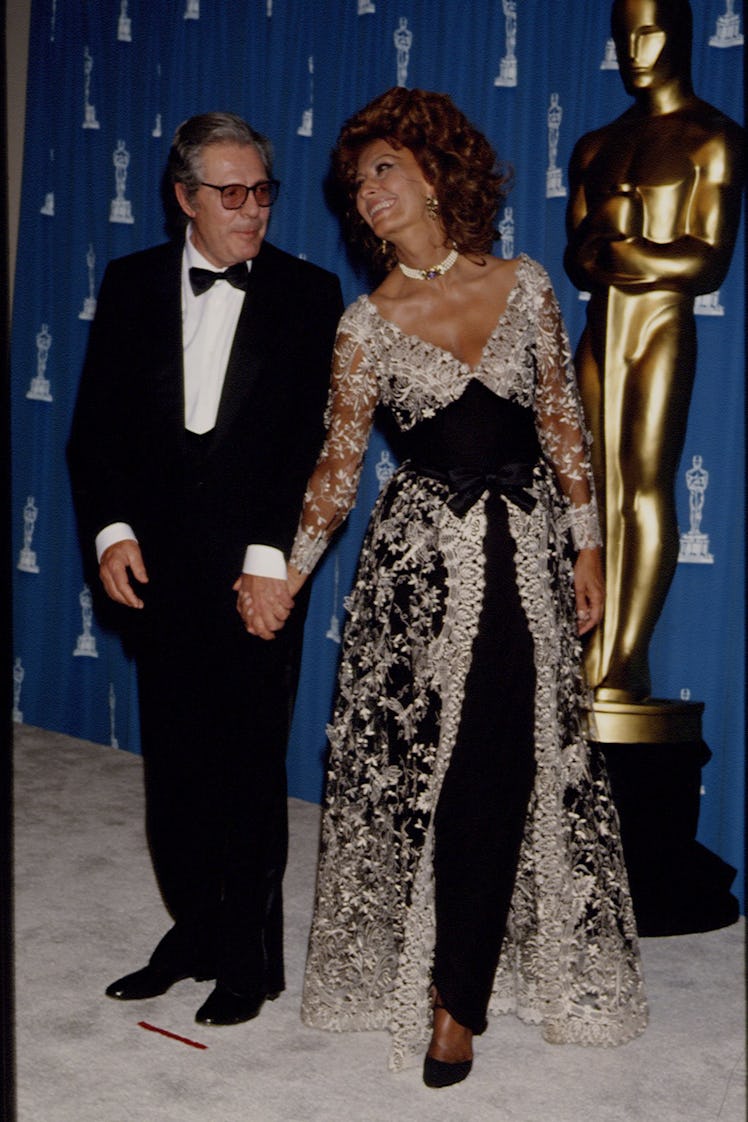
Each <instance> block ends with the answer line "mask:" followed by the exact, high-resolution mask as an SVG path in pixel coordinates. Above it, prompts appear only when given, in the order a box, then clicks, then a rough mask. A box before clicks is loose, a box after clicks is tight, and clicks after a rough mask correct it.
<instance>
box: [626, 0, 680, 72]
mask: <svg viewBox="0 0 748 1122" xmlns="http://www.w3.org/2000/svg"><path fill="white" fill-rule="evenodd" d="M612 22H613V38H614V39H615V44H616V52H617V54H618V65H619V66H620V69H621V77H622V79H623V84H624V85H625V87H626V90H627V92H628V93H635V92H636V91H637V90H643V89H656V88H657V87H658V86H661V85H662V84H663V83H664V82H666V81H667V80H668V79H669V78H672V77H673V76H674V74H675V73H676V72H677V66H676V61H675V60H674V58H673V42H672V38H673V29H672V26H671V20H670V19H669V17H668V14H667V12H666V11H664V10H663V6H662V5H661V4H660V3H658V0H616V3H615V4H614V5H613V21H612Z"/></svg>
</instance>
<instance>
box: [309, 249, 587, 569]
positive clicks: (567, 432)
mask: <svg viewBox="0 0 748 1122" xmlns="http://www.w3.org/2000/svg"><path fill="white" fill-rule="evenodd" d="M471 377H472V378H477V379H479V380H480V381H481V382H483V383H484V385H486V386H487V387H488V388H489V389H491V390H492V391H493V392H494V393H496V394H498V395H499V396H501V397H506V398H508V399H509V400H512V401H516V402H517V403H518V404H520V405H529V406H532V407H533V409H534V411H535V418H536V427H537V430H538V436H539V439H540V444H541V448H542V450H543V453H544V455H545V456H546V458H547V459H548V461H549V462H550V463H551V464H552V465H553V467H554V470H555V472H556V475H557V478H558V480H559V483H560V486H561V490H562V492H563V494H564V495H565V496H566V497H567V505H568V511H567V512H566V516H565V519H564V529H570V531H571V534H572V539H573V541H574V545H575V548H577V549H582V548H584V547H586V546H592V545H600V544H601V541H602V539H601V536H600V531H599V528H598V526H597V505H596V500H595V493H594V486H593V482H592V471H591V468H590V465H589V460H588V457H587V447H588V444H589V434H588V433H587V430H586V428H585V425H584V420H583V415H582V409H581V404H580V400H579V394H578V392H577V386H576V379H575V376H574V368H573V364H572V356H571V347H570V344H569V339H568V336H567V334H566V329H565V327H564V324H563V320H562V319H561V314H560V311H559V308H558V303H557V301H556V297H555V295H554V292H553V288H552V287H551V283H550V279H549V277H548V274H547V273H546V271H545V269H543V268H542V266H541V265H539V264H537V262H535V261H532V260H531V259H530V258H529V257H526V256H522V257H521V258H520V261H519V264H518V267H517V278H516V281H515V285H514V287H513V289H512V291H511V292H510V294H509V299H508V301H507V305H506V309H505V310H504V312H503V314H502V315H501V317H500V318H499V320H498V322H497V324H496V326H495V327H494V330H493V331H492V332H491V335H490V336H489V338H488V341H487V343H486V346H485V348H484V351H483V354H482V356H481V359H480V362H479V363H478V365H477V366H476V367H474V368H472V367H470V366H467V365H466V364H465V363H461V362H458V360H457V359H455V358H454V356H453V355H451V354H450V353H449V352H448V351H444V350H442V349H441V348H439V347H437V346H435V345H434V344H432V343H427V342H425V341H424V340H422V339H419V338H418V337H417V336H413V335H406V334H404V333H403V332H402V331H401V329H400V328H399V327H398V326H397V325H396V324H394V323H391V322H390V321H389V320H386V319H384V317H383V316H381V315H380V313H379V311H378V310H377V308H376V307H375V305H374V304H373V303H372V302H371V300H369V298H368V297H366V296H360V297H359V298H358V300H356V301H354V303H353V304H351V305H350V306H349V308H347V309H346V312H345V313H344V315H343V318H342V320H341V322H340V327H339V330H338V337H337V341H336V345H335V353H334V360H333V376H332V385H331V389H330V397H329V401H328V407H327V423H328V433H327V438H326V440H325V444H324V446H323V448H322V452H321V453H320V457H319V460H318V463H317V468H316V469H315V472H314V474H313V475H312V478H311V480H310V482H309V488H308V490H307V494H306V497H305V503H304V511H303V514H302V519H301V524H300V527H299V532H298V534H297V537H296V541H295V543H294V547H293V551H292V554H291V562H292V564H294V565H295V566H296V567H297V568H298V569H300V570H301V572H305V573H308V572H311V570H312V569H313V568H314V566H315V565H316V563H317V561H318V560H319V558H320V557H321V556H322V554H323V553H324V551H325V547H326V545H327V542H328V541H329V539H330V537H331V536H332V534H333V533H334V531H335V530H336V529H337V527H338V526H339V525H340V524H341V522H342V521H343V520H344V519H345V517H346V516H347V514H348V513H349V511H350V509H351V508H352V506H353V503H354V501H355V497H356V491H357V489H358V481H359V478H360V474H361V466H362V462H363V456H364V453H365V451H366V447H367V444H368V441H369V434H370V431H371V425H372V423H373V417H374V409H375V407H376V405H377V402H378V401H381V402H382V403H383V404H384V405H386V406H388V407H389V409H391V410H392V412H393V414H394V416H395V419H396V420H397V422H398V424H399V425H400V427H401V428H402V429H403V430H404V431H407V429H409V428H411V427H412V426H413V425H414V424H416V422H417V421H420V420H423V419H425V418H428V417H432V416H433V415H434V414H435V413H436V411H437V410H438V409H440V408H443V407H444V406H445V405H447V404H449V403H450V402H452V401H455V400H456V399H457V398H458V397H459V396H460V395H461V394H462V393H463V392H464V390H465V387H466V386H467V384H468V382H469V380H470V378H471Z"/></svg>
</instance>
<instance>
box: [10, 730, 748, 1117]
mask: <svg viewBox="0 0 748 1122" xmlns="http://www.w3.org/2000/svg"><path fill="white" fill-rule="evenodd" d="M141 766H142V765H141V760H140V758H139V757H137V756H133V755H131V754H129V753H126V752H121V751H118V750H116V749H112V748H107V747H101V746H98V745H94V744H89V743H87V742H83V741H78V740H73V739H71V738H70V737H66V736H63V735H61V734H57V733H50V732H42V731H40V730H38V729H32V728H29V727H25V726H18V727H17V735H16V792H17V793H16V839H17V840H16V900H17V903H16V945H17V952H16V973H17V1009H18V1026H17V1050H18V1101H19V1109H18V1120H19V1122H133V1120H134V1122H193V1120H194V1122H197V1120H200V1122H354V1120H355V1122H380V1120H381V1122H391V1120H392V1122H394V1120H397V1122H466V1120H471V1122H473V1120H483V1119H486V1120H489V1119H490V1120H492V1122H691V1120H693V1122H716V1120H717V1119H719V1120H720V1122H743V1119H744V1118H745V1090H744V1088H745V1051H744V1003H743V982H742V979H743V942H744V921H742V920H741V922H740V923H739V924H736V925H735V926H733V927H730V928H726V929H724V930H721V931H716V932H709V933H706V934H703V935H687V936H680V937H677V938H670V939H647V940H644V942H643V957H644V966H645V972H646V979H647V986H648V991H649V998H650V1010H651V1023H650V1027H649V1028H648V1030H647V1031H646V1033H645V1034H644V1035H643V1036H642V1037H640V1038H639V1039H638V1040H635V1041H633V1042H632V1043H630V1044H627V1045H625V1046H624V1047H622V1048H618V1049H613V1050H606V1049H585V1048H579V1047H571V1046H560V1047H559V1046H553V1045H548V1044H545V1043H544V1042H543V1040H542V1039H541V1037H540V1035H539V1032H538V1030H537V1029H534V1028H532V1027H529V1026H526V1025H523V1024H521V1023H520V1022H519V1021H517V1020H516V1019H515V1018H514V1017H503V1018H500V1019H498V1020H494V1021H492V1023H491V1024H490V1025H489V1028H488V1031H487V1032H486V1034H485V1035H484V1036H483V1037H481V1038H480V1039H479V1040H478V1041H477V1046H476V1062H475V1067H474V1071H473V1074H472V1075H471V1076H470V1078H469V1079H468V1080H467V1082H466V1083H464V1084H461V1085H460V1086H458V1087H453V1088H449V1089H447V1090H443V1091H431V1090H427V1089H426V1088H425V1087H424V1086H423V1085H422V1083H421V1079H420V1072H419V1071H417V1070H411V1071H407V1072H404V1073H402V1074H399V1075H393V1074H392V1073H391V1072H389V1071H388V1069H387V1066H386V1057H387V1037H386V1034H384V1033H360V1034H342V1035H335V1034H327V1033H322V1032H319V1031H315V1030H311V1029H307V1028H305V1027H304V1026H303V1025H302V1024H301V1022H300V1020H299V1014H298V1010H299V995H300V989H301V978H302V970H303V963H304V952H305V943H306V936H307V930H308V926H309V919H310V914H311V905H312V896H313V883H314V869H315V861H316V844H317V843H316V839H317V832H318V828H319V810H318V808H317V807H315V806H313V805H311V804H309V803H304V802H300V801H298V800H291V807H290V810H291V857H290V865H289V870H288V874H287V877H286V889H285V891H286V922H287V963H288V989H287V991H286V992H285V993H284V994H283V995H282V997H281V998H279V1000H278V1001H276V1002H273V1003H272V1004H267V1005H266V1006H265V1007H264V1009H263V1011H262V1014H261V1015H260V1017H259V1018H258V1020H256V1021H254V1022H251V1023H250V1024H246V1025H239V1026H236V1027H234V1028H212V1029H211V1028H206V1027H202V1026H198V1025H197V1024H195V1022H194V1020H193V1017H194V1013H195V1010H196V1009H197V1007H198V1005H200V1004H201V1003H202V1001H203V1000H204V998H205V997H206V996H207V994H208V993H209V992H210V988H211V987H210V983H202V984H200V985H198V984H197V983H195V982H191V981H185V982H180V983H179V984H178V985H176V986H174V987H173V989H172V990H170V991H169V993H167V994H165V995H164V996H162V997H158V998H155V999H154V1000H152V1001H147V1002H138V1003H130V1004H124V1003H123V1004H120V1003H117V1002H115V1001H111V1000H109V999H107V998H105V997H104V996H103V991H104V988H105V987H106V985H107V984H108V983H109V982H110V981H112V980H113V979H114V978H115V977H117V976H118V975H120V974H122V973H125V972H126V971H127V970H130V969H134V968H136V967H138V966H141V965H142V964H143V963H144V962H145V961H146V960H147V958H148V955H149V953H150V951H151V949H152V947H153V945H154V944H155V942H156V941H157V939H158V938H159V937H160V935H161V934H162V933H163V931H164V930H165V929H166V927H167V925H168V919H167V916H166V914H165V912H164V910H163V906H162V904H161V901H160V898H159V896H158V893H157V890H156V887H155V884H154V880H153V875H152V873H151V869H150V865H149V861H148V856H147V851H146V847H145V843H144V839H143V826H142V816H143V807H142V791H141ZM142 1020H144V1021H147V1022H149V1023H150V1024H152V1025H154V1026H156V1027H159V1028H162V1029H165V1030H167V1031H168V1032H171V1033H174V1034H176V1035H177V1036H182V1037H185V1038H187V1039H189V1040H192V1041H195V1042H197V1043H201V1044H204V1045H207V1048H206V1049H203V1050H198V1049H196V1048H193V1047H191V1046H190V1045H189V1044H186V1043H183V1042H182V1041H180V1040H176V1039H172V1038H171V1037H167V1036H163V1035H159V1034H156V1033H153V1032H150V1031H146V1030H144V1029H143V1028H141V1027H139V1025H138V1022H139V1021H142Z"/></svg>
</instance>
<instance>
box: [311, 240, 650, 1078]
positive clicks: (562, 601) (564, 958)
mask: <svg viewBox="0 0 748 1122" xmlns="http://www.w3.org/2000/svg"><path fill="white" fill-rule="evenodd" d="M378 403H381V404H383V405H384V406H386V407H388V408H389V409H390V410H391V411H392V414H393V416H394V418H395V421H396V422H397V424H398V426H399V428H400V430H401V433H402V437H403V446H404V450H405V459H404V461H403V463H402V465H401V467H400V468H399V469H398V470H397V471H396V472H395V474H394V475H393V476H392V478H391V479H390V480H389V482H388V483H387V484H386V486H385V487H384V488H383V490H382V492H381V493H380V496H379V499H378V501H377V504H376V506H375V508H374V511H373V513H372V517H371V521H370V524H369V528H368V531H367V535H366V538H365V541H364V544H363V547H362V552H361V557H360V560H359V566H358V570H357V574H356V578H355V581H354V586H353V590H352V592H351V595H350V597H349V599H348V602H347V608H348V618H347V622H346V627H345V633H344V637H343V648H342V654H341V667H340V673H339V681H338V693H337V700H336V705H335V712H334V716H333V719H332V722H331V725H330V728H329V737H330V746H331V751H330V762H329V775H328V785H327V794H326V805H325V811H324V817H323V827H322V844H321V853H320V865H319V872H318V883H317V898H316V904H315V913H314V919H313V923H312V931H311V936H310V946H309V957H308V961H307V970H306V978H305V987H304V999H303V1006H302V1015H303V1017H304V1019H305V1021H306V1022H307V1023H308V1024H311V1025H315V1026H318V1027H321V1028H328V1029H333V1030H345V1029H366V1028H372V1029H374V1028H388V1029H389V1030H390V1032H391V1033H392V1049H391V1055H390V1064H391V1066H392V1067H393V1068H395V1069H399V1068H402V1067H404V1066H407V1065H408V1064H409V1063H411V1062H413V1061H414V1060H416V1059H418V1060H420V1058H421V1056H422V1052H423V1047H424V1044H425V1042H426V1041H427V1040H428V1038H429V1035H430V1015H429V997H428V989H429V985H430V983H431V982H432V981H433V982H434V983H435V984H436V985H437V987H438V989H439V991H440V994H441V996H442V1000H443V1002H444V1004H445V1005H446V1006H447V1008H448V1009H449V1010H450V1012H451V1013H452V1014H453V1016H454V1017H455V1018H456V1019H457V1020H458V1021H459V1022H460V1023H462V1024H466V1025H469V1026H470V1027H471V1028H473V1030H474V1031H475V1032H481V1031H482V1030H483V1028H484V1027H485V1024H486V1016H487V1013H489V1012H494V1013H499V1012H509V1011H513V1012H516V1013H517V1014H518V1015H519V1016H521V1017H522V1018H523V1019H525V1020H529V1021H532V1022H535V1023H539V1024H541V1025H542V1026H543V1033H544V1035H545V1037H546V1039H548V1040H551V1041H554V1042H563V1041H573V1042H575V1043H589V1044H617V1043H621V1042H623V1041H625V1040H627V1039H630V1038H631V1037H632V1036H635V1035H636V1034H637V1033H639V1032H641V1031H642V1029H643V1028H644V1025H645V1024H646V1017H647V1013H646V1003H645V999H644V992H643V984H642V978H641V971H640V963H639V956H638V947H637V940H636V929H635V924H634V919H633V912H632V908H631V901H630V897H629V892H628V884H627V878H626V873H625V868H624V865H623V859H622V855H621V849H620V840H619V832H618V822H617V817H616V814H615V810H614V808H613V806H612V804H611V801H610V795H609V790H608V785H607V780H606V777H605V774H604V770H603V768H602V765H601V762H600V761H599V760H598V759H597V758H596V756H595V755H593V754H591V752H590V749H589V746H588V743H587V739H586V720H585V700H586V697H585V691H584V683H583V681H582V677H581V669H580V646H579V641H578V638H577V634H576V619H575V602H574V591H573V561H574V557H575V551H576V550H577V549H580V548H583V547H584V546H585V545H593V544H597V543H598V542H599V536H598V534H599V532H598V529H597V519H596V513H595V508H594V497H593V494H592V484H591V472H590V467H589V462H588V459H587V450H586V449H587V444H586V437H585V433H584V428H583V423H582V419H581V410H580V407H579V401H578V396H577V392H576V384H575V380H574V373H573V370H572V367H571V360H570V350H569V344H568V339H567V338H566V334H565V331H564V328H563V325H562V322H561V319H560V315H559V311H558V306H557V303H556V300H555V297H554V295H553V291H552V289H551V286H550V282H549V280H548V277H547V275H546V273H545V271H544V270H543V269H542V268H541V267H540V266H539V265H537V264H536V263H535V262H533V261H531V260H530V259H529V258H527V257H521V258H520V259H519V262H518V265H517V274H516V282H515V286H514V288H513V289H512V292H511V294H510V297H509V300H508V303H507V307H506V310H505V311H504V313H503V314H502V316H501V317H500V319H499V321H498V323H497V324H496V327H495V328H494V331H493V332H492V333H491V336H490V337H489V339H488V341H487V343H486V346H485V348H484V351H483V355H482V356H481V360H480V362H479V363H478V364H477V365H476V366H475V367H468V366H466V365H465V364H462V363H460V362H458V360H456V359H455V358H454V356H452V355H451V354H449V353H448V352H445V351H443V350H441V349H440V348H438V347H436V346H434V345H433V344H430V343H427V342H424V341H423V340H421V339H419V338H417V337H414V336H409V335H406V334H404V333H403V332H402V331H401V330H400V329H399V328H398V327H397V326H396V325H395V324H393V323H391V322H389V321H388V320H386V319H385V318H384V317H383V316H382V315H381V314H380V313H379V311H378V310H377V308H376V307H375V305H374V304H373V303H372V302H371V301H370V300H369V299H367V298H366V297H360V298H359V299H358V300H357V301H356V302H355V303H354V304H352V305H351V306H350V307H349V309H348V310H347V312H346V313H345V315H344V317H343V319H342V321H341V324H340V328H339V332H338V340H337V344H336V365H335V372H334V379H333V389H332V396H331V400H330V406H329V417H328V420H329V424H330V427H329V431H328V438H327V441H326V444H325V447H324V448H323V451H322V454H321V457H320V461H319V463H318V467H317V470H316V472H315V474H314V476H313V477H312V479H311V481H310V485H309V489H308V492H307V497H306V501H305V509H304V513H303V515H302V521H301V526H300V530H299V533H298V535H297V540H296V544H295V547H294V553H293V556H292V560H293V562H294V563H295V564H296V565H297V566H298V567H299V568H300V569H302V570H303V571H309V570H310V569H311V568H312V567H313V566H314V564H315V563H316V560H317V559H318V557H319V556H320V555H321V553H322V551H323V550H324V547H325V545H326V542H327V540H328V538H329V535H330V533H331V532H332V529H333V528H334V526H335V525H336V524H337V523H338V522H339V520H340V518H341V516H344V514H345V513H346V512H347V511H348V510H349V509H350V506H351V505H352V503H353V501H354V498H355V493H356V488H357V484H358V478H359V473H360V469H361V461H362V457H363V452H364V450H365V447H366V443H367V440H368V435H369V431H370V427H371V423H372V416H373V411H374V408H375V406H376V405H377V404H378ZM572 495H573V497H572ZM580 498H581V501H580Z"/></svg>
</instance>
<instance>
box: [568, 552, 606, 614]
mask: <svg viewBox="0 0 748 1122" xmlns="http://www.w3.org/2000/svg"><path fill="white" fill-rule="evenodd" d="M574 594H575V596H576V601H577V631H578V632H579V634H580V635H585V634H586V633H587V632H588V631H591V630H592V628H593V627H596V626H597V625H598V623H599V622H600V620H601V619H602V618H603V604H604V602H605V579H604V577H603V561H602V555H601V553H600V547H599V546H595V548H594V549H580V551H579V553H578V555H577V560H576V564H575V565H574Z"/></svg>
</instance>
